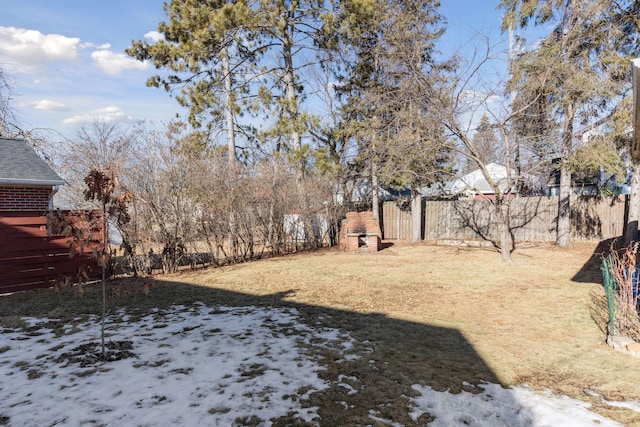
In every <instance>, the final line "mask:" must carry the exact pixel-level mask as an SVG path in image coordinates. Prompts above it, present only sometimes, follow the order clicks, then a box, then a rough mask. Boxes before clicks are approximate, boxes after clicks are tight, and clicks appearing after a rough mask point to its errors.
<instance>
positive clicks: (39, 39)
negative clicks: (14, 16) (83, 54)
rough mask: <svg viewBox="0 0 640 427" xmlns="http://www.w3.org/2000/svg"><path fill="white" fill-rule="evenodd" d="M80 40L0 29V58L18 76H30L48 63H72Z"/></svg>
mask: <svg viewBox="0 0 640 427" xmlns="http://www.w3.org/2000/svg"><path fill="white" fill-rule="evenodd" d="M79 43H80V39H79V38H76V37H66V36H63V35H60V34H42V33H41V32H40V31H36V30H27V29H24V28H15V27H3V26H0V57H2V62H3V63H8V64H9V65H10V66H13V67H15V68H17V69H18V71H21V72H27V73H32V72H34V71H36V70H37V69H38V68H40V67H41V66H42V65H43V64H44V63H46V62H48V61H73V60H75V59H76V58H77V55H78V45H79Z"/></svg>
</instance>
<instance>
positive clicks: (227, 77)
mask: <svg viewBox="0 0 640 427" xmlns="http://www.w3.org/2000/svg"><path fill="white" fill-rule="evenodd" d="M220 56H221V57H222V72H223V74H224V92H225V97H226V100H225V102H226V105H225V108H226V118H225V121H226V126H227V146H228V148H229V153H228V156H229V166H230V167H233V165H235V162H236V136H235V125H234V120H233V94H232V92H231V68H230V67H229V52H228V51H227V48H226V47H225V48H224V49H223V50H222V53H221V55H220Z"/></svg>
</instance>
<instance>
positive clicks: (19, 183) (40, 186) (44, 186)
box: [0, 138, 65, 212]
mask: <svg viewBox="0 0 640 427" xmlns="http://www.w3.org/2000/svg"><path fill="white" fill-rule="evenodd" d="M64 183H65V182H64V180H63V179H62V178H60V177H59V176H58V174H56V173H55V172H54V171H53V170H52V169H51V167H49V165H47V164H46V163H45V162H44V161H43V160H42V159H41V158H40V156H38V154H37V153H36V152H35V151H34V150H33V148H32V147H31V146H30V145H29V144H28V143H27V142H26V141H24V140H21V139H11V138H0V211H39V212H45V211H47V210H48V209H50V208H51V207H52V204H51V198H52V196H53V194H55V193H56V192H57V191H58V189H59V188H60V186H61V185H63V184H64Z"/></svg>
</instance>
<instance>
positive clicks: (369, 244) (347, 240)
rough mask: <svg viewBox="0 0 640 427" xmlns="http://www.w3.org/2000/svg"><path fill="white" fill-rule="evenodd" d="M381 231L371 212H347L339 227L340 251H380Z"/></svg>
mask: <svg viewBox="0 0 640 427" xmlns="http://www.w3.org/2000/svg"><path fill="white" fill-rule="evenodd" d="M381 244H382V231H381V230H380V225H379V224H378V221H375V220H374V219H373V212H348V213H347V218H346V219H344V220H342V224H341V225H340V250H342V251H345V252H369V253H374V252H378V251H379V250H380V247H381Z"/></svg>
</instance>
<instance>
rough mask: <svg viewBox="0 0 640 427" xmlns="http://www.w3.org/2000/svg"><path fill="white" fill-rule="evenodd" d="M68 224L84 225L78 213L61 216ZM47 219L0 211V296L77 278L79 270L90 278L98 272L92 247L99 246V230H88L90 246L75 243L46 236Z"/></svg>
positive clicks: (84, 216) (41, 215) (33, 214)
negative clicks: (60, 280) (90, 235)
mask: <svg viewBox="0 0 640 427" xmlns="http://www.w3.org/2000/svg"><path fill="white" fill-rule="evenodd" d="M62 214H63V215H64V216H65V217H66V218H67V219H68V220H69V221H70V223H75V224H80V225H82V223H83V222H86V220H87V219H86V215H83V214H81V213H78V212H63V213H62ZM47 226H48V224H47V217H46V216H45V215H44V214H42V213H40V212H0V293H6V292H16V291H24V290H28V289H36V288H46V287H50V286H53V285H54V284H55V283H56V281H57V280H59V279H60V278H61V277H64V276H69V277H70V278H71V280H74V278H75V277H76V276H77V274H78V271H79V269H80V268H83V269H87V273H88V274H89V276H90V277H97V275H99V273H100V271H99V269H98V268H97V261H96V260H95V259H93V258H92V253H93V246H95V245H99V244H101V243H100V238H99V237H98V240H97V241H96V240H95V239H96V237H97V236H101V235H102V233H101V229H96V228H95V226H94V228H93V229H92V238H93V239H94V240H93V241H92V244H91V245H81V246H79V245H77V243H76V244H75V248H76V250H75V252H80V253H75V254H74V256H73V257H72V256H71V255H70V253H71V245H72V244H74V239H73V238H72V237H65V236H63V235H60V234H56V235H50V233H49V232H48V230H47Z"/></svg>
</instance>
